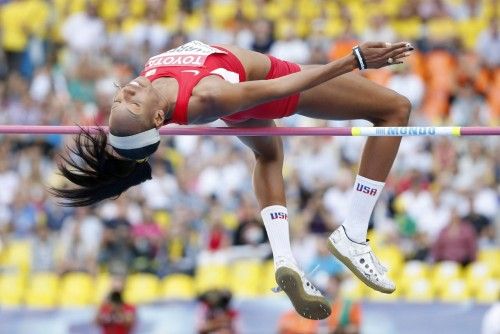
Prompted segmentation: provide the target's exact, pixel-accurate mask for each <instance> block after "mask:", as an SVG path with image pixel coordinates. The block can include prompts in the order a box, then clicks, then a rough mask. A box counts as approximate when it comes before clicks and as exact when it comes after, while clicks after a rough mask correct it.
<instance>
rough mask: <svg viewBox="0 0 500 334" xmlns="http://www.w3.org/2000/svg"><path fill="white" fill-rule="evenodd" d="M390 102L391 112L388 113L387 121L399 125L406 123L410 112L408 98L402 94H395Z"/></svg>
mask: <svg viewBox="0 0 500 334" xmlns="http://www.w3.org/2000/svg"><path fill="white" fill-rule="evenodd" d="M391 104H392V107H391V113H390V114H389V115H388V116H389V119H388V121H389V122H391V123H395V125H399V126H405V125H407V124H408V120H409V119H410V112H411V102H410V100H408V98H406V97H405V96H403V95H400V94H396V95H395V97H394V100H393V101H392V103H391Z"/></svg>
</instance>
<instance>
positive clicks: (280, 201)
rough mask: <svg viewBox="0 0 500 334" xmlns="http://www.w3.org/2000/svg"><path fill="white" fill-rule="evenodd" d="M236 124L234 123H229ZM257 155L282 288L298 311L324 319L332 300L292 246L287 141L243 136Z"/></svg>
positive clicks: (258, 185) (257, 180)
mask: <svg viewBox="0 0 500 334" xmlns="http://www.w3.org/2000/svg"><path fill="white" fill-rule="evenodd" d="M228 125H230V126H231V125H232V124H228ZM235 126H238V127H243V126H254V127H257V126H259V127H262V126H275V125H274V122H273V121H248V122H245V123H238V124H235ZM240 140H241V141H242V142H243V143H245V144H246V145H247V146H248V147H250V148H251V149H252V150H253V152H254V154H255V161H256V163H255V169H254V177H253V182H254V188H255V194H256V196H257V200H258V201H259V204H260V207H261V210H262V211H261V216H262V220H263V222H264V226H265V228H266V232H267V235H268V237H269V243H270V244H271V249H272V252H273V259H274V265H275V269H276V271H275V277H276V282H277V283H278V285H279V287H280V288H281V289H282V290H283V291H284V292H285V293H286V294H287V295H288V297H289V298H290V301H291V302H292V304H293V306H294V307H295V309H296V311H297V312H298V313H299V314H300V315H301V316H303V317H306V318H309V319H324V318H326V317H328V316H329V315H330V313H331V307H330V304H329V303H328V301H327V300H326V299H325V298H324V297H323V296H322V295H321V293H320V292H319V291H318V290H317V289H316V288H315V287H314V286H313V285H312V284H311V282H309V280H307V278H306V277H305V276H304V273H303V272H302V271H301V270H300V269H299V268H298V266H297V263H296V261H295V258H294V257H293V254H292V250H291V247H290V235H289V223H288V211H287V208H286V198H285V185H284V180H283V173H282V170H283V143H282V141H281V138H279V137H240Z"/></svg>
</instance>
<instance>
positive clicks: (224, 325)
mask: <svg viewBox="0 0 500 334" xmlns="http://www.w3.org/2000/svg"><path fill="white" fill-rule="evenodd" d="M231 299H232V294H231V292H230V291H228V290H209V291H207V292H205V293H203V294H202V295H201V296H199V297H198V301H199V302H200V306H201V309H200V316H199V319H198V329H197V332H198V333H199V334H210V333H218V334H234V333H236V324H235V321H236V319H237V316H238V313H237V312H236V311H235V310H234V309H233V307H232V306H231Z"/></svg>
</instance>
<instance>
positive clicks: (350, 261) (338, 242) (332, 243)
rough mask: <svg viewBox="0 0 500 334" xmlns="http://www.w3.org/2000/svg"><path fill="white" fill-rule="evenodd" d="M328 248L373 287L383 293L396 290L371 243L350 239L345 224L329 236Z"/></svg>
mask: <svg viewBox="0 0 500 334" xmlns="http://www.w3.org/2000/svg"><path fill="white" fill-rule="evenodd" d="M328 249H329V250H330V252H331V253H332V254H333V255H335V257H336V258H337V259H339V260H340V261H341V262H342V263H343V264H345V265H346V266H347V267H348V268H349V269H351V271H352V272H353V273H354V274H355V275H356V276H357V277H358V278H359V279H360V280H362V281H363V282H364V283H365V284H366V285H368V286H369V287H371V288H372V289H375V290H377V291H380V292H383V293H392V292H394V290H396V285H395V284H394V282H392V281H391V280H390V279H389V277H387V275H386V274H387V268H386V267H384V266H383V265H382V264H381V263H380V262H379V260H378V259H377V257H376V256H375V254H374V253H373V251H372V248H371V247H370V245H369V244H368V243H357V242H354V241H352V240H351V239H349V237H348V236H347V234H346V232H345V228H344V226H340V227H339V228H337V229H336V230H335V231H334V232H333V233H332V234H331V235H330V236H329V237H328Z"/></svg>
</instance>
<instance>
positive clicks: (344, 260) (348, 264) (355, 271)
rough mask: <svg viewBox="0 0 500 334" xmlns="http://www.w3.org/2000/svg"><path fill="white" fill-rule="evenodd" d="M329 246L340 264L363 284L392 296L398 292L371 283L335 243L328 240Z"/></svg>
mask: <svg viewBox="0 0 500 334" xmlns="http://www.w3.org/2000/svg"><path fill="white" fill-rule="evenodd" d="M327 246H328V249H329V250H330V253H332V254H333V255H334V256H335V257H336V258H337V259H339V261H340V262H342V263H343V264H345V265H346V267H347V268H349V269H350V270H351V271H352V273H353V274H354V275H356V277H357V278H359V279H360V280H361V281H362V282H363V283H365V284H366V285H368V286H369V287H370V288H372V289H374V290H377V291H379V292H382V293H387V294H391V293H393V292H394V291H395V290H396V288H394V289H387V288H384V287H382V286H380V285H376V284H375V283H373V282H372V281H370V280H369V279H368V278H367V277H366V276H365V275H364V274H363V273H362V272H361V271H359V270H358V268H357V267H356V266H355V265H354V264H353V263H352V261H351V259H349V258H348V257H346V256H344V255H342V254H340V252H339V251H338V250H337V248H336V247H335V245H334V244H333V242H332V241H331V240H330V239H328V245H327Z"/></svg>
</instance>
